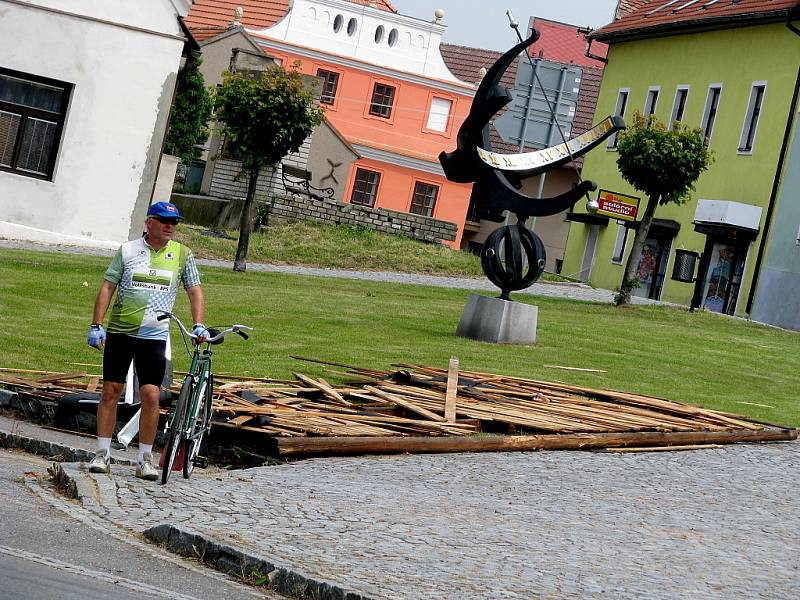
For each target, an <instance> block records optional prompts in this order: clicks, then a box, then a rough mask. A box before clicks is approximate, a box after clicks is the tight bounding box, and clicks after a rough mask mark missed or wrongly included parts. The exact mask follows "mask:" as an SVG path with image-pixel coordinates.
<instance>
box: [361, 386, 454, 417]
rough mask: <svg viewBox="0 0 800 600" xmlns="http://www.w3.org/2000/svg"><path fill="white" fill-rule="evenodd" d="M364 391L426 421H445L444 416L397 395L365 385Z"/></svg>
mask: <svg viewBox="0 0 800 600" xmlns="http://www.w3.org/2000/svg"><path fill="white" fill-rule="evenodd" d="M364 389H365V390H367V391H370V392H372V393H373V394H376V395H378V396H380V397H381V398H383V399H384V400H388V401H389V402H394V403H395V404H397V405H398V406H402V407H403V408H406V409H408V410H410V411H411V412H413V413H417V414H418V415H420V416H422V417H425V418H426V419H430V420H431V421H440V422H441V421H444V420H445V418H444V417H443V416H441V415H437V414H436V413H432V412H431V411H429V410H426V409H424V408H422V407H420V406H417V405H416V404H414V403H412V402H409V401H408V400H405V399H403V398H401V397H400V396H397V395H395V394H390V393H388V392H384V391H383V390H379V389H378V388H374V387H372V386H370V385H365V386H364Z"/></svg>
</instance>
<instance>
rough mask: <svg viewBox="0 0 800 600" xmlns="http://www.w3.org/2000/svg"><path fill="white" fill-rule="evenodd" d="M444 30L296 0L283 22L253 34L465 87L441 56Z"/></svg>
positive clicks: (334, 1) (340, 3)
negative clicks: (440, 48)
mask: <svg viewBox="0 0 800 600" xmlns="http://www.w3.org/2000/svg"><path fill="white" fill-rule="evenodd" d="M439 20H440V21H441V19H439ZM446 29H447V28H446V27H445V26H444V24H442V23H440V22H437V20H436V19H434V20H433V21H425V20H422V19H416V18H413V17H407V16H404V15H400V14H397V13H392V12H388V11H385V10H379V9H377V8H372V7H370V6H368V5H359V4H354V3H352V2H347V1H345V0H295V1H294V2H292V4H291V6H290V8H289V12H288V13H287V14H286V16H285V17H284V18H283V19H282V20H281V21H279V22H278V23H276V24H275V25H274V26H272V27H269V28H267V29H262V30H252V31H251V33H255V34H259V35H263V36H266V37H269V38H272V39H274V40H282V41H285V42H287V43H289V44H292V45H295V46H300V47H306V48H312V49H314V50H315V51H316V52H320V53H323V54H330V55H334V56H340V57H345V58H352V59H355V60H358V61H362V62H365V63H368V64H374V65H380V66H381V67H384V68H387V69H393V70H396V71H400V72H403V73H413V74H416V75H421V76H423V77H429V78H431V79H438V80H441V81H448V82H452V83H457V84H460V85H463V83H464V82H462V81H460V80H458V79H457V78H456V77H455V76H454V75H453V74H452V73H451V72H450V70H449V69H448V68H447V67H446V66H445V63H444V60H442V56H441V54H440V53H439V44H440V43H441V41H442V34H443V33H444V32H445V30H446Z"/></svg>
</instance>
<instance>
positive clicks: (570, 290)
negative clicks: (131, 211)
mask: <svg viewBox="0 0 800 600" xmlns="http://www.w3.org/2000/svg"><path fill="white" fill-rule="evenodd" d="M0 248H16V249H24V250H38V251H42V252H65V253H79V254H80V253H83V254H91V255H94V256H111V255H112V254H113V253H114V250H110V249H106V248H81V247H77V246H65V245H57V244H39V243H35V242H23V241H16V240H6V239H0ZM198 262H199V263H200V264H201V265H206V266H210V267H220V268H226V269H230V268H232V267H233V263H232V262H231V261H225V260H205V259H204V260H198ZM247 269H248V270H250V271H261V272H269V273H286V274H290V275H308V276H313V277H334V278H339V279H360V280H366V281H381V282H388V283H406V284H413V285H429V286H435V287H443V288H457V289H466V290H479V291H488V292H492V293H498V292H499V291H500V290H499V289H498V288H497V287H495V286H494V284H492V283H491V282H490V281H489V280H488V279H485V278H469V277H440V276H436V275H420V274H413V273H395V272H390V271H349V270H344V269H320V268H316V267H301V266H292V265H270V264H261V263H248V264H247ZM514 293H515V294H528V295H532V296H546V297H550V298H568V299H571V300H582V301H585V302H603V303H609V302H611V300H612V299H613V297H614V292H612V291H611V290H604V289H600V288H593V287H591V286H588V285H584V284H575V283H550V282H543V281H538V282H536V283H534V284H533V285H532V286H530V287H529V288H527V289H525V290H521V291H519V292H514ZM633 302H634V304H662V303H661V302H658V301H655V300H649V299H647V298H636V297H634V298H633Z"/></svg>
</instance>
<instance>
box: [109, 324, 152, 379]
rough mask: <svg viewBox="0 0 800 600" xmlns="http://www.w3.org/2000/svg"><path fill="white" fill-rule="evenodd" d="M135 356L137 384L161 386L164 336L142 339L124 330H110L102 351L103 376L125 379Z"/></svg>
mask: <svg viewBox="0 0 800 600" xmlns="http://www.w3.org/2000/svg"><path fill="white" fill-rule="evenodd" d="M131 360H134V361H135V362H134V366H135V368H136V376H137V377H138V378H139V386H140V387H141V386H143V385H146V384H151V385H155V386H158V387H161V384H162V382H163V381H164V371H165V370H166V367H167V340H145V339H141V338H135V337H131V336H129V335H125V334H124V333H109V334H108V335H107V336H106V347H105V350H104V351H103V380H104V381H113V382H115V383H125V379H126V377H127V375H128V369H129V368H130V366H131Z"/></svg>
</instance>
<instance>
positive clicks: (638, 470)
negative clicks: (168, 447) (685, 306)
mask: <svg viewBox="0 0 800 600" xmlns="http://www.w3.org/2000/svg"><path fill="white" fill-rule="evenodd" d="M799 460H800V443H798V442H787V443H775V444H751V445H731V446H725V447H722V448H718V449H709V450H702V451H693V452H651V453H622V454H620V453H610V452H609V453H590V452H534V453H506V454H494V453H492V454H450V455H400V456H389V457H359V458H329V459H314V460H307V461H299V462H294V463H289V464H285V465H282V466H274V467H260V468H256V469H249V470H243V471H231V472H216V473H212V474H208V475H201V474H200V473H201V472H200V471H198V472H197V473H198V474H197V475H195V476H193V477H192V478H191V479H190V480H188V481H185V480H183V479H181V478H179V477H176V478H175V479H174V480H172V479H171V480H170V483H169V484H168V485H167V486H161V485H157V484H150V483H145V482H141V481H139V480H137V479H135V478H133V477H132V473H131V470H132V469H131V468H130V467H117V468H115V472H114V476H113V477H108V476H105V475H97V476H94V475H92V476H90V475H88V474H84V475H81V476H80V477H81V478H88V477H92V478H93V480H94V484H95V485H97V486H98V488H97V489H98V495H97V501H94V500H92V499H91V498H87V499H86V500H85V503H84V505H85V506H86V507H87V508H89V509H91V510H93V511H94V512H95V513H97V514H99V515H102V516H104V517H106V518H110V519H114V520H116V521H120V522H122V523H124V524H126V525H128V526H129V527H131V528H133V529H135V530H139V531H141V530H142V529H145V528H146V527H149V526H151V525H155V524H158V523H172V524H175V525H176V526H179V527H180V526H181V525H184V526H185V527H188V528H191V530H193V531H197V532H200V533H202V534H203V535H205V536H208V537H209V538H211V539H213V540H214V541H216V542H218V543H226V544H230V545H233V546H235V547H237V548H240V549H243V550H245V551H246V552H249V553H253V554H254V555H257V556H260V557H263V558H265V559H267V560H270V561H272V562H274V563H275V564H276V565H277V566H281V567H284V568H288V569H291V570H292V571H294V572H297V573H300V574H303V575H305V576H307V577H310V578H313V579H314V580H316V581H324V582H328V583H331V584H335V585H338V586H340V587H341V588H343V589H345V590H348V591H351V592H355V593H359V594H363V595H364V596H367V597H372V598H413V599H417V598H419V599H423V598H424V599H433V598H437V599H438V598H447V599H450V598H487V599H489V598H491V599H499V598H558V599H563V598H595V597H600V596H604V597H609V598H631V599H633V598H635V599H642V598H658V599H672V598H675V599H679V598H680V599H683V598H692V599H712V598H713V599H729V598H748V599H751V598H765V599H770V600H772V599H782V598H786V599H789V598H797V597H798V595H799V594H800V591H798V590H797V589H796V588H797V587H798V584H800V542H799V541H798V537H797V534H798V530H800V501H798V498H797V494H796V490H797V487H798V483H800V476H799V475H798V471H797V464H798V461H799ZM87 481H88V480H87Z"/></svg>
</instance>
